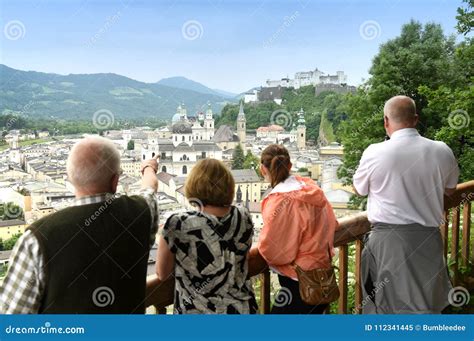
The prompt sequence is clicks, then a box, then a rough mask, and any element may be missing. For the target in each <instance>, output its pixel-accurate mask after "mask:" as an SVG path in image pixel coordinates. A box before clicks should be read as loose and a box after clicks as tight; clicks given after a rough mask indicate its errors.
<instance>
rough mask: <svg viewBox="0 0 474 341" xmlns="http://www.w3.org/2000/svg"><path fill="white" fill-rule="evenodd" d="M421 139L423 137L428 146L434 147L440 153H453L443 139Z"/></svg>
mask: <svg viewBox="0 0 474 341" xmlns="http://www.w3.org/2000/svg"><path fill="white" fill-rule="evenodd" d="M422 139H424V141H425V143H427V145H428V146H429V147H430V148H434V149H436V150H437V151H439V152H440V153H447V154H452V153H453V151H452V149H451V148H450V147H449V146H448V145H447V144H446V143H445V142H443V141H437V140H431V139H429V138H426V137H422Z"/></svg>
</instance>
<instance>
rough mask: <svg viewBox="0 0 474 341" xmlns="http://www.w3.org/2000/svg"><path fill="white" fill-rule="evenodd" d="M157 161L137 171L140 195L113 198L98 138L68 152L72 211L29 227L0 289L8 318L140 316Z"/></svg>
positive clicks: (109, 146)
mask: <svg viewBox="0 0 474 341" xmlns="http://www.w3.org/2000/svg"><path fill="white" fill-rule="evenodd" d="M157 169H158V163H157V160H156V159H153V160H147V161H144V162H143V164H142V174H143V177H142V187H143V188H142V191H141V192H140V195H137V196H119V195H116V194H115V192H116V190H117V184H118V182H119V177H120V174H121V168H120V154H119V151H118V150H117V148H116V147H115V146H114V144H113V143H112V142H111V141H110V140H107V139H105V138H102V137H93V136H90V137H86V138H84V139H83V140H81V141H79V142H78V143H76V144H75V145H74V147H73V148H72V150H71V153H70V155H69V158H68V162H67V173H68V179H69V181H71V183H72V184H73V185H74V188H75V196H76V199H75V203H74V206H72V207H68V208H65V209H63V210H61V211H58V212H55V213H53V214H50V215H48V216H46V217H44V218H42V219H40V220H38V221H36V222H34V223H33V224H31V225H30V226H29V227H28V229H27V230H26V231H25V233H24V234H23V235H22V237H21V238H20V239H19V241H18V242H17V244H16V246H15V248H14V250H13V253H12V258H11V261H10V268H9V270H8V273H7V276H6V278H5V280H4V282H3V285H2V286H1V288H0V312H1V313H7V314H28V313H45V314H55V313H63V314H75V313H144V311H145V306H144V301H145V287H146V272H147V264H148V254H149V250H150V247H151V246H152V245H153V244H154V242H155V234H156V232H157V227H158V213H157V201H156V191H157V187H158V184H157V179H156V171H157Z"/></svg>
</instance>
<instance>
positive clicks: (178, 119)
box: [171, 113, 181, 124]
mask: <svg viewBox="0 0 474 341" xmlns="http://www.w3.org/2000/svg"><path fill="white" fill-rule="evenodd" d="M179 121H181V114H179V113H176V114H174V115H173V118H172V119H171V122H172V123H173V124H174V123H176V122H179Z"/></svg>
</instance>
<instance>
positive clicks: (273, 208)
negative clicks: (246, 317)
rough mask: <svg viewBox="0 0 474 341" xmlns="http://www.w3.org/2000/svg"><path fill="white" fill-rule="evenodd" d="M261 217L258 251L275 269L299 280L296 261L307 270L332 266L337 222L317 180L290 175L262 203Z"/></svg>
mask: <svg viewBox="0 0 474 341" xmlns="http://www.w3.org/2000/svg"><path fill="white" fill-rule="evenodd" d="M262 216H263V228H262V231H261V232H260V238H259V245H258V249H259V251H260V253H261V255H262V256H263V258H264V259H265V260H266V261H267V263H268V264H269V266H270V267H271V268H272V269H274V270H276V271H277V272H279V273H281V274H283V275H285V276H287V277H290V278H293V279H296V278H297V277H296V272H295V270H294V269H293V267H292V266H291V263H292V262H293V261H294V262H295V263H296V264H298V265H299V266H300V267H301V268H303V269H304V270H311V269H314V268H328V267H330V261H329V251H328V250H329V249H330V250H331V253H333V243H334V231H335V230H336V227H337V225H338V223H337V220H336V217H335V215H334V212H333V209H332V207H331V205H330V204H329V202H328V201H327V199H326V196H325V195H324V193H323V191H322V190H321V188H319V187H318V185H317V184H316V183H315V182H314V181H312V180H311V179H308V178H301V177H298V176H290V177H289V178H288V179H287V180H285V181H284V182H282V183H280V184H278V185H277V186H275V188H274V189H273V190H272V191H271V192H270V194H269V195H268V196H267V197H266V198H265V199H263V201H262ZM328 246H329V249H328Z"/></svg>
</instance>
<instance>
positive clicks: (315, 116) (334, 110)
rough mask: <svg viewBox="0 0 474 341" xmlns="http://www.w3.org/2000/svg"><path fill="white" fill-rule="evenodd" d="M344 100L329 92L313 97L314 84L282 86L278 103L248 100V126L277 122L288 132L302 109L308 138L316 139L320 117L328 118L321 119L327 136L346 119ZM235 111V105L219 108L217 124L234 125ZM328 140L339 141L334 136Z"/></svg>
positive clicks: (338, 95) (254, 127) (237, 107)
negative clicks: (287, 87) (284, 87)
mask: <svg viewBox="0 0 474 341" xmlns="http://www.w3.org/2000/svg"><path fill="white" fill-rule="evenodd" d="M343 99H344V95H341V94H337V93H334V92H330V91H327V92H322V93H320V94H318V95H317V96H315V89H314V86H305V87H302V88H300V89H297V90H295V89H285V90H284V91H283V98H282V100H283V101H282V104H281V105H278V104H276V103H274V102H261V103H247V104H245V105H244V111H245V116H246V119H247V129H257V128H258V127H262V126H268V125H270V124H279V125H281V126H283V127H284V128H286V130H288V131H289V130H291V129H292V127H293V126H294V125H296V123H297V120H298V118H297V113H298V111H300V109H301V108H303V110H304V112H305V119H306V134H307V138H308V139H310V140H314V141H317V139H318V136H319V127H320V122H321V117H322V116H324V117H325V118H327V121H324V122H327V123H324V122H323V127H324V129H323V130H324V131H325V135H326V136H332V132H333V130H336V129H337V128H338V126H339V123H340V122H341V120H344V119H345V117H346V116H345V113H344V110H343V107H342V105H341V104H342V102H343ZM238 112H239V106H238V105H233V104H228V105H226V106H225V107H224V108H223V109H222V112H221V115H220V116H219V117H217V121H216V125H217V126H219V125H222V124H227V125H231V126H235V122H236V120H237V114H238ZM331 140H338V139H337V136H336V137H335V138H334V137H333V138H332V139H331ZM330 142H331V141H330Z"/></svg>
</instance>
